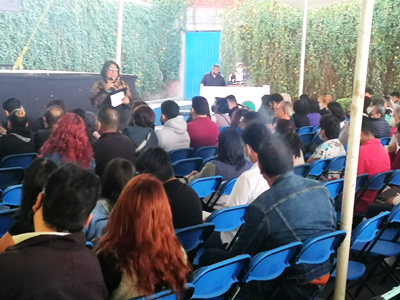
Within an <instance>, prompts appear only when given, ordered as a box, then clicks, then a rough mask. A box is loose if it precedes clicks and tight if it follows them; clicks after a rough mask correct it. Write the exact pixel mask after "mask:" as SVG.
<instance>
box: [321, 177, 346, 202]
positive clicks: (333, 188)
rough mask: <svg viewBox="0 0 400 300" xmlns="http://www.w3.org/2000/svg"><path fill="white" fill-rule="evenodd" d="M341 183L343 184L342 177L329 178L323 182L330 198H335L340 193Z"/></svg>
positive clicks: (341, 189) (341, 190)
mask: <svg viewBox="0 0 400 300" xmlns="http://www.w3.org/2000/svg"><path fill="white" fill-rule="evenodd" d="M343 185H344V179H337V180H331V181H327V182H325V183H324V186H325V188H326V189H327V190H328V192H329V194H330V195H331V197H332V199H335V198H336V197H337V196H339V195H340V194H342V192H343Z"/></svg>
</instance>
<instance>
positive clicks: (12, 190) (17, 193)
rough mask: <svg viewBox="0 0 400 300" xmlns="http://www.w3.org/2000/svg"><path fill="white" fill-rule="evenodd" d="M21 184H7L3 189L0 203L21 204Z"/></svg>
mask: <svg viewBox="0 0 400 300" xmlns="http://www.w3.org/2000/svg"><path fill="white" fill-rule="evenodd" d="M21 194H22V184H19V185H13V186H9V187H8V188H6V189H5V190H4V191H3V198H2V199H1V204H2V205H10V206H20V205H21Z"/></svg>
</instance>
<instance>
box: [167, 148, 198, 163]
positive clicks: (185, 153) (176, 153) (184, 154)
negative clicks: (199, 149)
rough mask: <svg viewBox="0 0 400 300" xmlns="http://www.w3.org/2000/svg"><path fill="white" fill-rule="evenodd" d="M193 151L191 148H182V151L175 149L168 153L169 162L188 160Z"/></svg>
mask: <svg viewBox="0 0 400 300" xmlns="http://www.w3.org/2000/svg"><path fill="white" fill-rule="evenodd" d="M193 153H194V149H193V148H184V149H176V150H172V151H170V152H169V153H168V154H169V158H170V160H171V162H176V161H178V160H181V159H186V158H190V157H192V156H193Z"/></svg>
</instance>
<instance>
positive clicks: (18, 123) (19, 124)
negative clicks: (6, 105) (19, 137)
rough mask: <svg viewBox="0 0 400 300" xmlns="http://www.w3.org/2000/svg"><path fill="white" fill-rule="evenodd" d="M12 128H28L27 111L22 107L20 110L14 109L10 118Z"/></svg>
mask: <svg viewBox="0 0 400 300" xmlns="http://www.w3.org/2000/svg"><path fill="white" fill-rule="evenodd" d="M8 121H10V124H11V127H12V128H23V127H25V126H26V122H27V117H26V113H25V109H24V108H23V107H22V106H21V107H20V108H17V109H14V110H13V111H12V112H11V113H10V115H9V116H8Z"/></svg>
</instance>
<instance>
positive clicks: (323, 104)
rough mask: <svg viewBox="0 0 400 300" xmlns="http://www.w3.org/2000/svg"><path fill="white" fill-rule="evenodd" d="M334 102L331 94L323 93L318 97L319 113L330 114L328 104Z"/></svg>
mask: <svg viewBox="0 0 400 300" xmlns="http://www.w3.org/2000/svg"><path fill="white" fill-rule="evenodd" d="M331 102H333V97H332V96H331V95H329V94H322V95H321V96H319V97H318V103H319V108H320V110H319V113H320V114H321V116H323V115H327V114H329V110H328V104H329V103H331Z"/></svg>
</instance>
